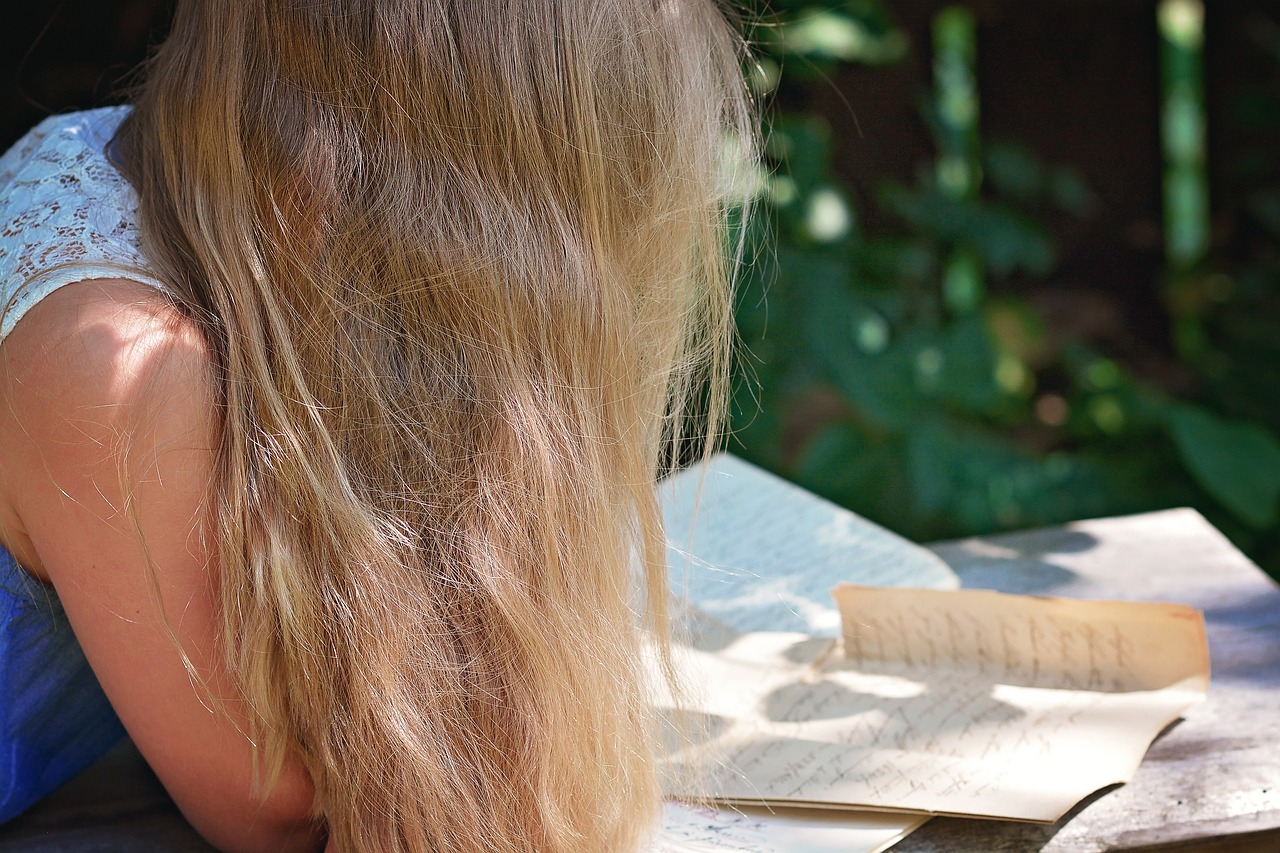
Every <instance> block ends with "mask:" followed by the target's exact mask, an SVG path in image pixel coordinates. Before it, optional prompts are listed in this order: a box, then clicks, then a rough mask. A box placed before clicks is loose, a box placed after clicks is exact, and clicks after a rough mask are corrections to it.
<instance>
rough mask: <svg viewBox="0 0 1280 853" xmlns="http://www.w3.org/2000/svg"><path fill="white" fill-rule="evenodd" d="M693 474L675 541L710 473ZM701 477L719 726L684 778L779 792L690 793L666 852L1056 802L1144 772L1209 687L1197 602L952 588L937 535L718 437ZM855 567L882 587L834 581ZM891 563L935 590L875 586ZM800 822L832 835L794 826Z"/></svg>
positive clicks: (674, 777)
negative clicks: (735, 453) (815, 487)
mask: <svg viewBox="0 0 1280 853" xmlns="http://www.w3.org/2000/svg"><path fill="white" fill-rule="evenodd" d="M681 476H682V477H684V478H686V480H685V481H684V482H677V483H676V484H675V485H674V488H673V489H672V491H673V492H674V493H675V498H674V499H672V498H670V497H669V498H668V502H667V504H666V507H667V524H668V528H669V532H668V535H669V536H670V537H671V538H672V539H674V540H677V541H678V537H679V535H680V532H681V531H687V530H688V529H689V523H690V522H689V518H688V516H689V515H690V514H691V508H692V507H693V506H694V504H695V502H694V500H693V498H692V496H691V494H690V492H691V491H693V490H695V489H696V488H697V480H696V479H695V477H696V476H697V475H696V474H694V473H691V472H686V473H685V474H683V475H681ZM701 488H702V503H701V504H698V506H699V510H698V512H699V517H698V520H697V525H696V528H695V533H694V535H693V536H692V537H691V538H690V537H687V536H686V538H687V539H688V540H689V544H687V545H684V546H681V547H673V556H672V563H673V570H674V574H676V575H677V576H679V574H680V569H679V566H680V561H684V563H685V564H687V565H688V566H689V568H688V570H687V578H686V579H685V580H684V581H683V583H682V584H681V585H680V587H679V588H680V589H681V590H682V591H684V592H685V594H686V595H687V596H688V598H689V599H691V601H692V610H693V612H694V614H695V618H693V619H692V620H691V624H692V625H694V626H695V627H696V629H697V631H696V632H695V633H694V634H693V635H692V636H691V637H690V638H689V640H688V644H687V645H686V646H684V647H683V648H680V649H678V655H677V658H678V659H677V666H678V668H679V669H680V670H681V672H682V674H683V680H684V681H685V683H686V684H688V685H697V686H698V688H699V690H698V692H697V695H695V696H693V697H692V698H693V699H694V700H695V702H696V708H695V709H694V710H695V712H696V713H697V714H698V715H699V716H700V717H701V720H702V725H701V726H700V727H699V728H698V731H699V733H700V735H701V739H700V740H699V742H696V743H693V744H687V743H686V744H682V746H681V748H680V749H679V750H677V751H676V752H675V753H673V754H672V755H670V756H669V759H668V769H669V770H670V771H671V773H670V779H671V782H670V784H669V788H668V790H669V792H670V793H672V794H673V795H678V796H684V797H689V798H698V797H702V798H707V797H709V798H711V799H713V800H715V801H717V802H719V803H721V804H733V805H737V806H757V807H758V806H761V805H769V806H772V807H774V808H775V809H777V812H776V814H769V813H768V812H764V813H761V812H758V811H756V812H751V813H749V814H733V813H731V812H723V811H722V812H718V813H717V812H698V811H697V810H691V809H688V808H685V807H681V806H672V807H671V808H670V809H669V811H668V814H667V821H666V827H665V832H664V836H663V838H661V839H660V840H659V841H658V842H657V843H658V845H659V846H657V847H655V848H654V849H655V851H661V853H668V851H670V853H676V851H679V853H686V851H687V853H693V851H699V852H700V851H708V853H710V851H722V850H724V851H727V850H750V851H758V853H791V851H793V850H815V851H816V850H824V849H833V850H835V849H843V850H849V851H854V850H858V851H866V853H870V851H874V850H877V849H883V848H884V847H885V846H887V845H889V844H892V843H893V842H894V841H895V840H896V839H897V838H900V837H902V835H905V834H906V833H907V832H909V831H910V830H911V829H912V828H914V826H916V825H918V824H919V822H921V821H922V820H923V819H924V817H925V816H927V815H929V814H940V813H943V814H952V815H961V816H988V817H1001V818H1007V819H1009V818H1011V819H1022V820H1038V821H1053V820H1055V819H1057V818H1058V817H1059V816H1061V815H1062V814H1063V813H1064V812H1066V811H1067V810H1068V809H1069V808H1070V807H1071V806H1072V805H1074V804H1075V803H1076V802H1078V801H1079V800H1080V799H1082V798H1084V797H1085V796H1087V795H1089V794H1090V793H1092V792H1093V791H1095V790H1097V789H1098V788H1101V787H1104V786H1106V785H1109V784H1112V783H1115V782H1123V781H1126V780H1127V779H1128V778H1130V776H1131V775H1132V773H1133V771H1134V770H1135V769H1136V767H1137V765H1138V763H1139V761H1140V760H1141V758H1142V755H1143V754H1144V753H1145V751H1146V748H1147V746H1148V745H1149V744H1150V742H1151V740H1152V739H1153V738H1154V737H1155V736H1156V735H1157V734H1158V733H1159V731H1160V730H1161V729H1162V728H1163V727H1164V726H1166V725H1167V724H1168V723H1169V722H1171V721H1172V720H1174V719H1176V718H1177V717H1178V716H1179V715H1180V714H1181V713H1183V712H1184V711H1185V710H1186V709H1187V708H1189V707H1190V706H1191V705H1193V704H1194V703H1195V702H1197V701H1199V700H1200V699H1202V698H1203V697H1204V695H1205V691H1206V689H1207V683H1208V653H1207V646H1206V643H1205V635H1204V623H1203V617H1202V616H1201V614H1199V613H1198V612H1197V611H1194V610H1192V609H1191V608H1187V607H1183V606H1180V605H1164V604H1142V603H1130V602H1081V601H1066V600H1060V599H1037V598H1028V597H1021V596H1008V595H1001V594H998V593H993V592H986V591H976V590H975V591H945V590H947V589H948V588H952V587H954V586H956V580H955V576H954V575H953V574H951V573H950V571H949V570H948V569H947V568H946V566H945V565H943V564H941V562H940V561H938V560H937V559H936V558H935V557H934V556H933V555H932V554H931V553H929V552H927V551H925V550H924V549H921V548H918V547H917V546H914V545H911V544H910V543H908V542H906V541H905V540H902V539H900V538H898V537H896V536H894V535H893V534H890V533H888V532H886V531H884V530H882V529H880V528H877V527H875V526H874V525H870V524H869V523H868V522H865V521H863V520H862V519H858V518H856V517H853V516H851V515H850V514H849V513H846V512H845V511H844V510H840V509H839V508H836V507H834V506H832V505H830V504H827V503H826V502H824V501H820V500H819V499H816V498H814V497H813V496H810V495H807V494H806V493H805V492H803V491H802V490H799V489H796V488H795V487H793V486H789V485H787V484H785V483H781V481H778V480H776V479H774V478H771V477H770V476H769V475H766V474H763V472H759V471H758V470H756V469H754V468H751V466H748V465H746V463H743V462H741V461H739V460H735V459H732V458H731V457H718V458H717V459H716V460H715V464H714V465H713V466H712V469H711V471H710V472H709V473H708V474H707V476H706V478H705V480H703V482H702V485H701ZM885 566H888V567H890V568H888V569H887V570H885V569H884V567H885ZM839 581H854V582H857V583H860V584H864V586H858V587H854V586H848V585H846V586H842V587H841V588H840V589H839V590H837V591H836V595H835V600H834V601H833V600H832V598H831V597H830V594H829V589H830V587H831V586H833V585H834V584H835V583H836V582H839ZM892 583H897V584H899V585H900V584H907V585H912V586H931V587H934V589H887V588H871V587H870V585H872V584H874V585H877V586H881V587H883V586H888V585H890V584H892ZM700 611H707V612H709V613H710V614H711V615H712V616H713V617H714V618H706V614H705V613H702V612H700ZM761 628H769V629H770V630H768V631H761V630H760V629H761ZM785 631H790V632H789V633H787V632H785ZM833 635H838V637H835V636H833ZM688 698H690V697H686V701H687V700H688ZM658 701H659V704H660V705H661V704H662V701H663V699H662V697H661V696H660V697H659V699H658ZM688 766H696V767H699V768H702V770H701V771H700V773H697V774H694V775H693V776H692V777H691V776H690V774H688V773H687V772H684V771H685V770H687V767H688ZM689 778H697V779H700V780H701V781H700V783H699V784H697V785H696V786H695V787H692V788H687V789H686V788H682V787H681V785H683V784H685V782H684V781H683V780H687V779H689ZM790 807H809V808H810V811H808V812H805V813H801V812H793V811H791V810H790ZM812 807H822V808H824V809H826V812H825V813H823V812H818V813H816V814H825V815H826V817H825V819H824V820H821V821H819V820H815V818H814V817H813V815H814V814H815V812H813V811H812ZM840 809H864V810H877V811H879V812H881V813H880V814H874V815H868V814H866V813H865V812H854V813H852V814H849V813H846V815H845V820H846V821H847V822H846V823H841V821H840V819H839V815H840V814H841V813H840V812H839V811H838V810H840ZM832 810H836V811H832ZM895 813H896V815H895ZM713 819H714V821H719V823H717V824H715V825H714V826H713V825H711V824H708V825H706V826H703V831H702V833H701V834H699V833H698V832H695V831H694V828H695V827H697V826H699V821H702V822H703V823H706V822H707V821H709V820H713ZM895 820H896V821H898V822H897V823H894V821H895ZM788 821H789V823H788ZM806 821H809V823H806ZM797 822H799V824H800V825H805V826H806V828H807V829H808V830H812V831H813V832H815V833H818V835H816V836H814V837H815V838H816V839H824V841H823V842H822V843H830V845H831V846H830V848H825V847H822V846H820V845H819V843H818V841H814V842H813V843H799V844H797V843H795V842H794V841H793V840H792V839H794V838H795V837H798V836H795V834H794V833H795V831H796V830H795V826H797V825H798V824H797ZM735 833H737V834H736V835H735ZM753 833H754V834H753ZM822 833H825V834H822ZM731 838H739V839H740V840H738V841H730V840H729V839H731ZM708 839H710V840H708ZM716 839H719V841H716ZM713 842H714V843H713ZM662 844H667V845H668V846H665V847H664V846H661V845H662ZM717 844H718V846H717ZM700 845H701V846H700Z"/></svg>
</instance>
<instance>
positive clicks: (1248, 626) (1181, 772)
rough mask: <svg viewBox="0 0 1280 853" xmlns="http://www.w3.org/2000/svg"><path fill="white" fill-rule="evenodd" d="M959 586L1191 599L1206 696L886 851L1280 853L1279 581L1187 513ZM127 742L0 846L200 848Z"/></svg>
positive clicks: (985, 551)
mask: <svg viewBox="0 0 1280 853" xmlns="http://www.w3.org/2000/svg"><path fill="white" fill-rule="evenodd" d="M934 550H935V551H936V552H937V553H938V554H939V555H940V556H941V557H942V558H943V559H944V560H946V561H947V562H948V563H949V564H951V566H952V567H953V568H954V569H955V570H956V572H957V573H958V574H959V575H960V577H961V579H962V580H963V582H964V586H966V587H975V588H982V587H985V588H993V589H1000V590H1004V591H1006V592H1018V593H1026V594H1034V595H1064V596H1072V597H1080V598H1116V599H1134V600H1163V601H1180V602H1185V603H1188V604H1191V605H1194V606H1196V607H1199V608H1201V609H1203V610H1204V611H1205V616H1206V617H1207V622H1208V631H1209V648H1210V653H1211V658H1212V664H1213V677H1212V682H1211V686H1210V690H1209V699H1208V701H1206V702H1204V703H1203V704H1201V705H1199V706H1197V707H1195V708H1193V709H1192V710H1191V711H1190V712H1188V713H1187V715H1186V718H1185V719H1184V720H1182V721H1181V722H1179V723H1177V724H1175V725H1174V726H1173V727H1172V728H1171V729H1170V730H1168V731H1166V732H1165V733H1164V734H1163V735H1162V736H1161V737H1160V738H1159V739H1158V740H1157V741H1156V742H1155V744H1154V745H1153V746H1152V747H1151V750H1150V752H1149V753H1148V754H1147V757H1146V759H1145V760H1144V761H1143V763H1142V766H1141V767H1139V768H1138V772H1137V774H1136V775H1135V776H1134V778H1133V781H1132V782H1131V783H1129V784H1128V785H1124V786H1121V787H1119V788H1114V789H1111V790H1108V791H1104V792H1101V793H1099V794H1098V795H1096V796H1094V797H1092V798H1090V800H1088V801H1087V802H1086V803H1084V804H1083V805H1081V806H1080V807H1078V808H1077V809H1076V810H1075V811H1073V812H1072V813H1071V814H1070V815H1068V816H1067V818H1066V819H1064V820H1062V821H1060V822H1059V823H1057V824H1055V825H1053V826H1041V825H1037V824H1022V823H1013V822H1003V821H979V820H960V819H951V818H936V819H934V820H932V821H930V822H929V823H927V824H925V826H924V827H922V828H921V829H919V830H917V831H916V832H915V833H913V834H912V835H911V836H909V837H908V838H907V839H906V840H905V841H903V842H902V843H901V844H900V845H899V846H898V847H896V848H894V849H895V851H900V853H957V852H959V853H968V851H973V853H979V851H981V853H987V851H992V853H1002V852H1003V851H1019V853H1020V852H1021V851H1046V853H1048V851H1053V853H1094V851H1112V850H1131V851H1148V850H1157V849H1170V850H1171V849H1178V850H1205V851H1209V850H1212V851H1220V853H1227V851H1231V853H1244V851H1249V853H1253V851H1257V853H1263V851H1267V853H1271V851H1280V587H1277V586H1276V584H1274V583H1273V582H1272V581H1270V580H1269V579H1268V578H1267V577H1266V576H1265V575H1263V574H1262V572H1260V571H1259V570H1258V569H1257V567H1255V566H1254V565H1253V564H1252V563H1250V562H1249V561H1248V560H1247V559H1245V557H1244V556H1242V555H1241V554H1240V553H1239V552H1238V551H1236V550H1235V548H1233V547H1232V546H1231V545H1230V544H1229V543H1228V542H1227V541H1226V539H1224V538H1223V537H1222V535H1221V534H1219V533H1218V532H1217V531H1216V530H1214V529H1213V528H1212V527H1211V526H1210V525H1209V524H1208V523H1207V522H1205V521H1204V519H1203V518H1201V517H1200V516H1199V515H1197V514H1196V513H1195V512H1193V511H1191V510H1170V511H1168V512H1159V513H1151V514H1147V515H1139V516H1132V517H1128V518H1116V519H1104V520H1100V521H1086V522H1080V523H1078V524H1071V525H1067V526H1065V527H1055V528H1049V529H1045V530H1036V531H1031V532H1028V533H1017V534H1011V535H1005V536H993V537H988V538H983V539H974V540H969V541H963V542H952V543H945V544H941V545H937V546H935V547H934ZM211 849H212V848H210V847H208V845H206V844H204V843H203V842H202V841H200V839H199V838H197V837H196V835H195V834H194V832H192V830H191V829H190V828H189V827H188V826H187V824H186V823H185V822H184V821H183V819H182V817H181V815H179V814H178V812H177V810H176V809H175V808H174V806H173V804H172V803H171V802H170V801H169V799H168V797H167V796H165V793H164V790H163V789H162V788H161V787H160V786H159V784H158V783H157V782H156V780H155V778H154V777H153V776H152V775H151V774H150V772H149V771H148V770H147V768H146V766H145V765H144V764H143V763H142V760H141V759H140V758H139V757H138V755H137V753H136V752H135V751H133V750H132V748H130V747H128V746H127V745H126V746H125V747H122V748H120V749H117V750H116V751H115V752H113V753H112V754H110V755H108V756H107V757H106V758H105V759H103V761H101V762H100V763H99V764H97V765H96V766H94V767H93V768H90V770H88V771H87V772H86V773H85V774H84V775H83V776H81V777H80V778H78V779H76V780H74V781H73V782H71V783H70V784H69V785H67V786H66V787H65V788H63V789H62V790H61V791H59V792H58V793H56V794H55V795H53V796H52V797H50V798H49V799H48V800H46V801H45V802H43V803H41V804H40V805H39V806H37V807H36V808H35V809H34V810H32V811H31V812H29V813H27V814H26V815H24V816H23V817H21V818H20V819H18V820H17V821H14V822H12V823H10V824H8V825H7V826H4V827H2V828H0V851H22V853H55V851H57V852H58V853H70V851H76V853H88V852H89V851H93V853H116V852H117V851H119V852H120V853H124V851H140V853H147V851H156V852H157V853H159V851H164V853H197V851H199V853H208V851H210V850H211Z"/></svg>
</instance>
